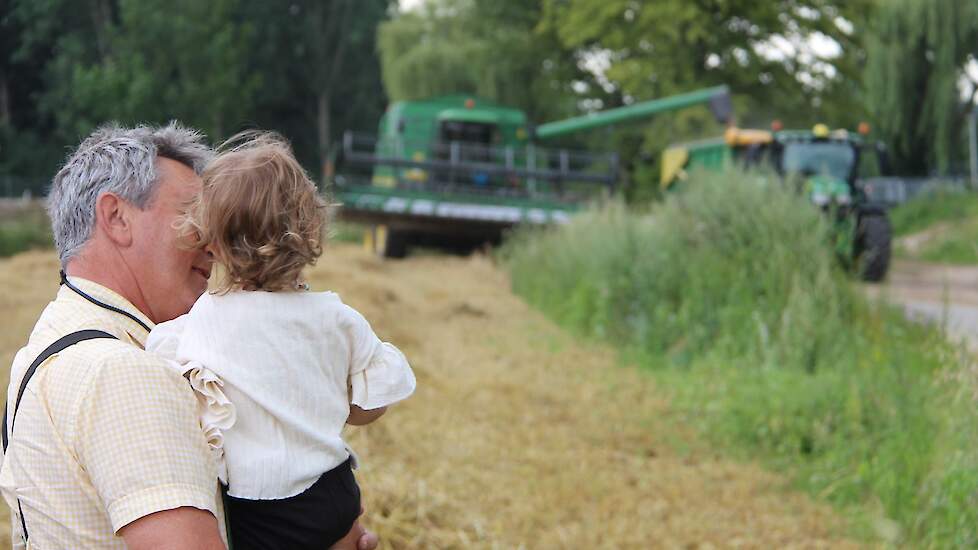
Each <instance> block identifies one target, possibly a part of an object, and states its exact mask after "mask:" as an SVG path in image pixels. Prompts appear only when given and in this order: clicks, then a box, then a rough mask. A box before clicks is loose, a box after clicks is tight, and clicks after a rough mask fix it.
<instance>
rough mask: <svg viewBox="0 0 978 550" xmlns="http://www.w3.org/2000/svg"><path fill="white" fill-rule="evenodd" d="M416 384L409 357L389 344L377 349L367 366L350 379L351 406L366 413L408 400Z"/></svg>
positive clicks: (381, 344) (385, 343)
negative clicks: (366, 411) (408, 360)
mask: <svg viewBox="0 0 978 550" xmlns="http://www.w3.org/2000/svg"><path fill="white" fill-rule="evenodd" d="M416 384H417V381H416V380H415V378H414V372H413V371H412V370H411V365H409V364H408V362H407V358H406V357H404V354H403V353H401V350H399V349H397V348H396V347H394V346H393V345H391V344H388V343H387V342H381V343H380V345H379V346H377V347H376V348H375V351H374V354H373V356H372V357H371V358H370V362H369V363H368V364H367V367H366V368H365V369H363V370H362V371H360V372H358V373H356V374H352V375H351V376H350V388H351V394H350V403H352V404H353V405H356V406H358V407H360V408H361V409H364V410H370V409H379V408H380V407H386V406H387V405H392V404H394V403H397V402H398V401H401V400H403V399H407V398H408V397H409V396H410V395H411V394H412V393H414V388H415V386H416Z"/></svg>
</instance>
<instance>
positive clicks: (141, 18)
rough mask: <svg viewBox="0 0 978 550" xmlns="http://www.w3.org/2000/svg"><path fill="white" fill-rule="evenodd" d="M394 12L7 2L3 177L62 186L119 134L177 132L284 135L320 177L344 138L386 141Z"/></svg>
mask: <svg viewBox="0 0 978 550" xmlns="http://www.w3.org/2000/svg"><path fill="white" fill-rule="evenodd" d="M393 3H394V2H393V0H363V1H354V0H295V1H292V2H288V3H280V2H265V1H263V0H214V1H209V2H198V1H196V0H173V1H166V2H164V1H162V0H146V1H141V0H79V1H77V2H76V1H69V0H0V29H2V30H3V31H5V32H3V33H0V46H3V48H4V49H3V50H0V51H2V52H3V53H2V55H0V58H2V59H0V173H3V172H6V173H19V174H35V173H36V174H42V175H44V176H47V175H50V174H51V173H52V172H53V170H54V169H55V168H56V165H57V160H58V158H59V157H60V156H62V155H63V152H64V148H65V147H66V146H70V145H71V144H74V143H77V142H78V140H79V138H80V137H81V136H83V135H84V134H86V133H88V132H89V131H90V130H91V129H92V128H93V127H94V126H96V125H98V124H101V123H103V122H105V121H109V120H116V121H120V122H123V123H127V124H132V123H140V122H145V123H161V122H166V121H168V120H171V119H174V118H175V119H179V120H181V121H183V122H184V123H186V124H188V125H191V126H195V127H198V128H201V129H203V130H204V131H205V132H206V133H207V134H208V135H209V136H210V138H211V139H212V140H213V141H215V142H218V141H220V140H222V139H223V138H225V137H227V136H229V135H230V134H233V133H235V132H237V131H238V130H240V129H243V128H248V127H260V128H268V129H275V130H278V131H279V132H280V133H282V134H283V135H285V136H286V137H287V138H289V139H290V140H291V141H292V143H293V146H294V147H295V149H296V152H297V154H298V155H299V157H300V159H301V160H303V162H304V164H305V165H306V166H308V167H317V168H318V167H320V166H322V164H323V160H324V159H325V158H326V157H327V155H328V153H329V151H330V149H331V148H332V146H333V143H334V142H335V140H336V138H337V137H338V136H339V135H340V134H341V133H342V131H343V130H344V129H346V128H357V129H368V128H375V127H376V122H377V119H378V118H379V117H380V114H381V113H382V111H383V108H384V104H385V101H386V98H385V95H384V91H383V88H382V86H381V83H380V69H379V63H378V60H377V54H376V27H377V24H378V23H379V22H380V21H381V20H383V19H385V18H386V17H387V15H388V13H389V11H390V10H391V6H392V4H393ZM6 31H9V32H6ZM8 45H9V48H8ZM8 52H9V53H8ZM41 136H44V140H41ZM39 146H40V147H39ZM37 150H40V151H45V152H47V153H52V152H53V154H41V153H36V152H35V151H37ZM23 152H28V153H30V154H28V155H24V154H21V153H23ZM313 172H314V173H315V172H318V169H317V170H313Z"/></svg>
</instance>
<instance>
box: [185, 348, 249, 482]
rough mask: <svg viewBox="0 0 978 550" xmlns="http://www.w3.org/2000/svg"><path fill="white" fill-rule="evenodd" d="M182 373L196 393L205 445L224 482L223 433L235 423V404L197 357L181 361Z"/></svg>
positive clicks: (220, 383) (225, 466)
mask: <svg viewBox="0 0 978 550" xmlns="http://www.w3.org/2000/svg"><path fill="white" fill-rule="evenodd" d="M182 374H183V376H184V377H185V378H186V379H187V380H188V381H189V382H190V387H191V388H193V390H194V395H196V396H197V413H198V414H199V416H200V427H201V429H202V430H203V431H204V437H205V438H206V439H207V445H208V446H209V447H210V450H211V455H212V456H213V457H214V461H215V463H216V464H217V475H218V477H219V478H220V479H221V482H222V483H225V484H226V483H227V481H228V474H227V463H226V462H225V461H224V433H223V430H226V429H228V428H230V427H231V426H233V425H234V421H235V419H236V413H235V410H234V404H233V403H231V401H230V400H229V399H228V398H227V396H225V395H224V390H223V387H224V382H223V381H222V380H221V379H220V378H219V377H218V376H217V375H216V374H214V373H213V372H211V371H210V370H208V369H207V368H206V367H204V366H203V365H201V364H200V363H198V362H196V361H190V362H188V363H186V364H184V365H183V373H182Z"/></svg>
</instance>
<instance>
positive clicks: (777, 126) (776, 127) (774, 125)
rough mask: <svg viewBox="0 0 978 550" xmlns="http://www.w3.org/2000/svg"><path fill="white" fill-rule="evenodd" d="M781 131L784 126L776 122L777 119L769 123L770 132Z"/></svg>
mask: <svg viewBox="0 0 978 550" xmlns="http://www.w3.org/2000/svg"><path fill="white" fill-rule="evenodd" d="M781 130H784V124H781V121H780V120H778V119H774V120H772V121H771V131H772V132H780V131H781Z"/></svg>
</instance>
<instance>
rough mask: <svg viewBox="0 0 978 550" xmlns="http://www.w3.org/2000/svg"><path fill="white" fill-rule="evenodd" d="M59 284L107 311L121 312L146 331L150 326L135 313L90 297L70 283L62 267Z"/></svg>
mask: <svg viewBox="0 0 978 550" xmlns="http://www.w3.org/2000/svg"><path fill="white" fill-rule="evenodd" d="M61 284H63V285H65V286H66V287H68V288H70V289H71V290H73V291H75V293H76V294H78V295H79V296H81V297H82V298H84V299H86V300H88V301H89V302H91V303H93V304H95V305H97V306H98V307H100V308H103V309H107V310H109V311H114V312H116V313H119V314H122V315H125V316H126V317H128V318H130V319H132V320H133V321H136V323H138V324H139V326H141V327H143V328H144V329H146V332H149V331H150V328H149V327H148V326H146V323H144V322H142V321H141V320H140V319H139V317H136V316H135V315H133V314H132V313H129V312H128V311H126V310H124V309H120V308H117V307H115V306H110V305H109V304H106V303H105V302H100V301H98V300H96V299H95V298H92V297H91V296H89V295H88V294H85V293H84V292H82V291H81V289H79V288H78V287H77V286H75V285H73V284H71V283H70V282H69V281H68V276H67V275H65V270H63V269H62V270H61Z"/></svg>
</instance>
